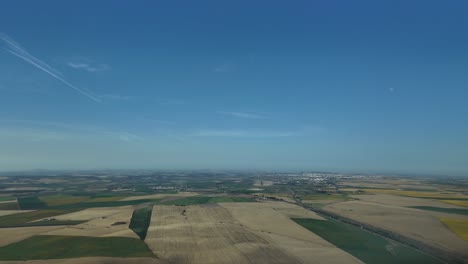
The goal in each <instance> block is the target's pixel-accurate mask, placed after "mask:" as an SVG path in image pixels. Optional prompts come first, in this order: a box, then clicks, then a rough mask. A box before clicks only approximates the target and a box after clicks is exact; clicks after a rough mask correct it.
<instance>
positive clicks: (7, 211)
mask: <svg viewBox="0 0 468 264" xmlns="http://www.w3.org/2000/svg"><path fill="white" fill-rule="evenodd" d="M32 211H34V210H0V216H4V215H11V214H21V213H26V212H32Z"/></svg>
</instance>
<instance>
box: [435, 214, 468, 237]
mask: <svg viewBox="0 0 468 264" xmlns="http://www.w3.org/2000/svg"><path fill="white" fill-rule="evenodd" d="M440 221H441V222H442V223H444V224H445V225H446V226H447V227H448V228H449V229H450V230H452V231H453V232H454V233H455V234H457V235H458V236H459V237H461V238H462V239H463V240H465V241H468V219H467V220H460V219H453V218H441V219H440Z"/></svg>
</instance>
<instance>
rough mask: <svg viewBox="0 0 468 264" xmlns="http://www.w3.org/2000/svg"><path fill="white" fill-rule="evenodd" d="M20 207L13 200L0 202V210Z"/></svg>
mask: <svg viewBox="0 0 468 264" xmlns="http://www.w3.org/2000/svg"><path fill="white" fill-rule="evenodd" d="M19 209H20V207H19V205H18V203H17V202H16V201H14V202H1V203H0V211H1V210H19Z"/></svg>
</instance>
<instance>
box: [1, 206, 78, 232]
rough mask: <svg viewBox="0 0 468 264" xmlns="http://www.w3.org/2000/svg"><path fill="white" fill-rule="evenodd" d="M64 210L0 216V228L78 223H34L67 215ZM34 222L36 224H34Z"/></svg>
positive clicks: (74, 222) (71, 222)
mask: <svg viewBox="0 0 468 264" xmlns="http://www.w3.org/2000/svg"><path fill="white" fill-rule="evenodd" d="M68 212H70V211H65V210H37V211H29V212H24V213H19V214H10V215H5V216H0V228H3V227H26V226H49V225H74V224H78V223H80V221H36V220H41V219H44V218H49V217H53V216H56V215H61V214H65V213H68ZM34 221H36V222H34Z"/></svg>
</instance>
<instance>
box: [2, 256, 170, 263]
mask: <svg viewBox="0 0 468 264" xmlns="http://www.w3.org/2000/svg"><path fill="white" fill-rule="evenodd" d="M164 263H167V262H164V261H162V260H160V259H156V258H144V257H141V258H112V257H82V258H71V259H47V260H28V261H0V264H164Z"/></svg>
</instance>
